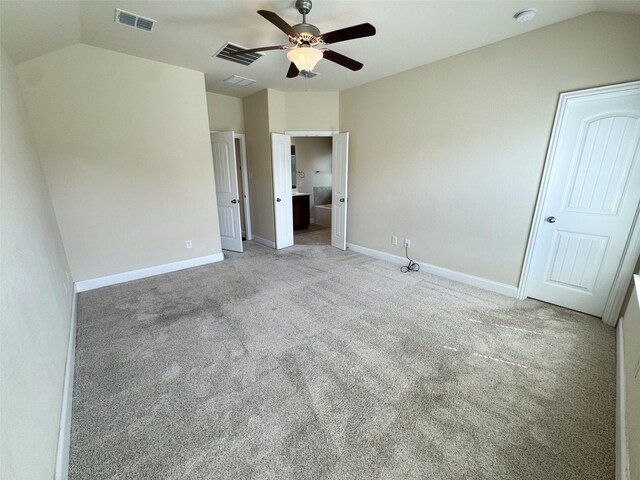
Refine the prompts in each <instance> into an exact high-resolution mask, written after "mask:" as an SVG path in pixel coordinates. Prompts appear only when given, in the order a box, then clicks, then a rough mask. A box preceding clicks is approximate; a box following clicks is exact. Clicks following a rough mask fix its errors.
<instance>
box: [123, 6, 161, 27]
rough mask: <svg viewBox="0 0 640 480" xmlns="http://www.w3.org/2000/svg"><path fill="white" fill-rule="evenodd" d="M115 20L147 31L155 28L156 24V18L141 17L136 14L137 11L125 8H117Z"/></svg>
mask: <svg viewBox="0 0 640 480" xmlns="http://www.w3.org/2000/svg"><path fill="white" fill-rule="evenodd" d="M115 22H116V23H119V24H121V25H126V26H127V27H132V28H137V29H138V30H143V31H145V32H150V31H151V30H153V26H154V25H155V24H156V21H155V20H151V19H150V18H145V17H141V16H140V15H136V14H135V13H131V12H125V11H124V10H120V9H119V8H116V17H115Z"/></svg>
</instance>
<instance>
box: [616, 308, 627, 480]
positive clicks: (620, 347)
mask: <svg viewBox="0 0 640 480" xmlns="http://www.w3.org/2000/svg"><path fill="white" fill-rule="evenodd" d="M616 345H617V348H616V480H629V452H628V445H627V421H626V412H627V401H626V385H625V378H624V318H623V317H620V320H618V326H617V327H616Z"/></svg>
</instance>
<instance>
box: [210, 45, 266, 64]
mask: <svg viewBox="0 0 640 480" xmlns="http://www.w3.org/2000/svg"><path fill="white" fill-rule="evenodd" d="M243 50H246V48H244V47H241V46H240V45H235V44H233V43H230V42H227V43H225V44H224V45H223V46H222V48H221V49H220V50H218V51H217V52H216V54H215V55H213V56H214V57H217V58H222V59H224V60H229V61H230V62H235V63H239V64H240V65H251V64H252V63H253V62H255V61H256V60H258V59H259V58H260V57H264V53H259V52H253V53H243V54H242V55H230V54H231V53H232V52H241V51H243Z"/></svg>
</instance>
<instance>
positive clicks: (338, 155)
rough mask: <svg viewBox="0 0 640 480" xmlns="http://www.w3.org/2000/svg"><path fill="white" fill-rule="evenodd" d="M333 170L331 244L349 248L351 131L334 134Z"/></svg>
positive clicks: (343, 248)
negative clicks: (348, 174)
mask: <svg viewBox="0 0 640 480" xmlns="http://www.w3.org/2000/svg"><path fill="white" fill-rule="evenodd" d="M331 157H332V160H331V167H332V168H331V170H332V174H333V186H332V191H333V195H332V198H331V206H332V208H331V245H333V246H334V247H336V248H339V249H340V250H346V249H347V173H348V169H349V133H338V134H336V135H334V136H333V151H332V155H331Z"/></svg>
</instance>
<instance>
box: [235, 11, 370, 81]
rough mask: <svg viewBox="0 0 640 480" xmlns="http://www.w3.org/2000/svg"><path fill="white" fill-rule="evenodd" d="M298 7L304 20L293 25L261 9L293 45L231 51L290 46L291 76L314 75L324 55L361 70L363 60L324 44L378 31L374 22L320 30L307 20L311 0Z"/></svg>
mask: <svg viewBox="0 0 640 480" xmlns="http://www.w3.org/2000/svg"><path fill="white" fill-rule="evenodd" d="M296 9H297V10H298V12H300V13H301V14H302V23H299V24H297V25H293V26H291V25H289V24H288V23H287V22H285V21H284V20H283V19H282V18H281V17H279V16H278V15H277V14H276V13H274V12H270V11H268V10H258V14H259V15H261V16H263V17H264V18H266V19H267V20H269V21H270V22H271V23H273V24H274V25H275V26H276V27H278V28H279V29H280V30H282V31H283V32H284V33H286V34H287V35H288V36H289V43H290V45H274V46H271V47H259V48H251V49H247V50H239V51H237V52H234V53H231V55H242V54H245V53H252V52H264V51H267V50H289V52H288V53H287V58H288V59H289V60H291V65H290V66H289V70H288V71H287V78H295V77H297V76H298V75H302V76H305V77H310V76H313V75H312V74H311V71H312V70H313V68H314V67H315V66H316V64H317V63H318V62H319V61H320V59H322V58H326V59H327V60H329V61H331V62H334V63H337V64H338V65H342V66H343V67H346V68H348V69H349V70H353V71H356V70H360V69H361V68H362V67H363V64H362V63H360V62H358V61H356V60H353V59H352V58H349V57H346V56H344V55H342V54H340V53H338V52H334V51H333V50H329V49H328V48H323V47H324V45H330V44H333V43H338V42H344V41H345V40H353V39H355V38H362V37H370V36H372V35H375V34H376V28H375V27H374V26H373V25H371V24H370V23H361V24H360V25H354V26H352V27H347V28H341V29H340V30H334V31H332V32H328V33H320V30H319V29H318V28H317V27H316V26H315V25H311V24H310V23H307V14H308V13H309V12H310V11H311V0H296Z"/></svg>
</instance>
